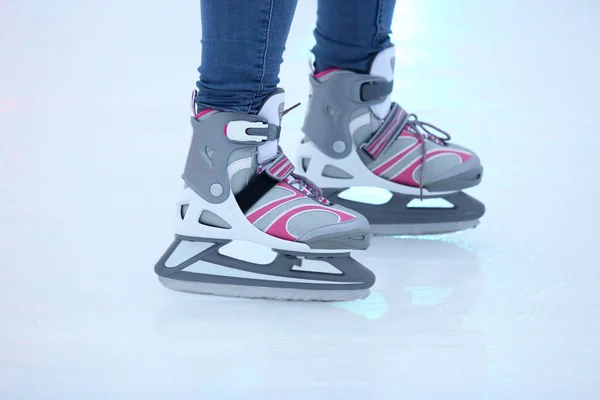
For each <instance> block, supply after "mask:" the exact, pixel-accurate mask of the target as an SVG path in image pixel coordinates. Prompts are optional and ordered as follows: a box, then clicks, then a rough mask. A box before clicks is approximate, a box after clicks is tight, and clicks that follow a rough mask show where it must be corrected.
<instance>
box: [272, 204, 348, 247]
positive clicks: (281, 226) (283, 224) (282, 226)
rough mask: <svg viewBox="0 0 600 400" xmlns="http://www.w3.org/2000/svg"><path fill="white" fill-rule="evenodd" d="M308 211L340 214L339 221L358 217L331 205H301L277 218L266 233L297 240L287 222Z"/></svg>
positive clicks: (284, 238)
mask: <svg viewBox="0 0 600 400" xmlns="http://www.w3.org/2000/svg"><path fill="white" fill-rule="evenodd" d="M307 211H325V212H329V213H332V214H335V215H337V216H338V218H339V219H338V221H337V222H338V223H341V222H347V221H352V220H354V219H355V218H356V217H355V216H354V215H352V214H348V213H345V212H343V211H339V210H336V209H334V208H331V207H324V206H321V205H317V204H315V205H305V206H299V207H296V208H292V209H291V210H288V211H286V212H285V213H283V214H282V215H281V216H280V217H279V218H277V219H276V220H275V221H274V222H273V223H272V224H271V225H270V226H269V227H268V228H267V230H266V231H265V233H266V234H269V235H271V236H275V237H278V238H280V239H283V240H290V241H295V240H296V239H298V238H297V237H296V236H294V235H292V234H291V232H290V231H289V230H288V228H287V224H288V222H289V221H290V219H292V218H294V217H295V216H297V215H300V214H302V213H304V212H307Z"/></svg>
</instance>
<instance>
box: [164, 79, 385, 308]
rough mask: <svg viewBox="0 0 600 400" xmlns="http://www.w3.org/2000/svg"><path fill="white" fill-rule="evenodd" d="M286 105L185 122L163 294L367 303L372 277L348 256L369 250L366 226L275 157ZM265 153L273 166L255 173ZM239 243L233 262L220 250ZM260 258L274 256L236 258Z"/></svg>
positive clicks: (279, 99) (276, 100)
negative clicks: (185, 145) (187, 142)
mask: <svg viewBox="0 0 600 400" xmlns="http://www.w3.org/2000/svg"><path fill="white" fill-rule="evenodd" d="M283 97H284V93H283V91H282V90H278V91H276V92H275V93H274V94H272V95H271V96H270V97H269V98H268V99H267V100H266V101H265V102H264V103H263V106H262V107H261V109H260V112H259V113H258V115H248V114H241V113H230V112H220V111H217V110H203V111H201V112H199V113H196V115H195V116H194V117H193V118H192V119H191V122H192V127H193V137H192V143H191V147H190V151H189V154H188V159H187V163H186V166H185V171H184V174H183V179H184V181H185V188H184V189H183V191H182V193H181V197H180V200H179V202H178V204H177V208H176V215H175V218H176V235H175V240H174V241H173V243H172V244H171V246H170V247H169V248H168V249H167V251H166V252H165V254H164V255H163V256H162V257H161V259H160V260H159V261H158V263H157V264H156V267H155V272H156V273H157V274H158V275H159V279H160V281H161V283H162V284H163V285H164V286H166V287H168V288H170V289H174V290H179V291H185V292H193V293H206V294H216V295H223V296H234V297H251V298H274V299H285V300H312V301H340V300H353V299H358V298H364V297H366V296H367V295H368V293H369V288H370V287H371V286H373V284H374V282H375V276H374V274H373V273H372V272H371V271H370V270H368V269H367V268H365V267H364V266H363V265H361V264H360V263H359V262H358V261H356V260H354V259H353V258H352V257H351V256H350V250H353V249H366V248H367V247H368V246H369V243H370V239H371V233H370V227H369V223H368V221H367V220H366V218H364V217H363V216H362V215H360V214H359V213H357V212H354V211H351V210H348V209H346V208H344V207H341V206H338V205H333V204H331V203H330V202H329V201H328V200H327V199H326V198H325V197H324V196H323V193H322V191H321V190H320V189H319V188H318V187H317V186H315V185H314V184H313V183H312V182H310V181H309V180H307V179H306V178H304V177H302V176H299V175H296V174H295V173H294V166H293V165H292V163H291V162H290V161H289V160H288V159H287V158H286V156H285V155H284V154H283V153H282V151H281V149H279V148H278V147H277V140H278V138H279V132H280V120H281V115H282V111H283ZM261 146H263V147H262V148H261ZM261 151H263V153H262V154H260V152H261ZM265 152H268V153H269V154H272V156H271V157H269V158H268V159H266V160H264V162H262V163H260V162H259V160H260V159H262V158H264V155H265V154H266V153H265ZM259 155H260V156H261V157H260V158H259V157H258V156H259ZM236 243H237V244H238V251H237V253H235V254H233V255H232V254H231V250H229V251H227V248H228V247H230V248H231V245H233V244H236ZM240 244H241V246H240ZM240 249H241V251H240ZM271 249H272V250H271ZM259 250H260V251H259ZM257 252H259V253H261V254H263V253H270V254H271V255H272V256H271V257H270V258H269V259H268V260H266V261H262V260H261V261H260V262H256V261H254V260H251V261H249V260H247V259H244V258H247V257H243V256H248V255H252V254H256V253H257ZM307 261H311V262H312V263H313V264H315V261H319V262H318V263H317V264H319V268H312V267H311V268H307V267H306V266H305V265H304V264H305V263H306V262H307Z"/></svg>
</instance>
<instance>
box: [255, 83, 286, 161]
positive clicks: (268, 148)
mask: <svg viewBox="0 0 600 400" xmlns="http://www.w3.org/2000/svg"><path fill="white" fill-rule="evenodd" d="M284 103H285V92H284V90H283V89H277V90H276V91H275V92H273V93H272V94H271V95H270V96H269V97H267V98H266V99H265V100H264V102H263V104H262V106H261V107H260V110H259V111H258V116H259V117H262V118H264V119H265V120H266V121H267V122H268V123H269V124H273V125H277V126H281V117H282V115H283V107H284ZM277 142H278V141H277V140H269V141H267V142H266V143H264V144H263V145H261V146H259V147H258V155H257V157H258V162H259V163H263V162H265V161H267V160H269V159H270V158H273V157H275V156H277Z"/></svg>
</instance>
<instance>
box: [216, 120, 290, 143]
mask: <svg viewBox="0 0 600 400" xmlns="http://www.w3.org/2000/svg"><path fill="white" fill-rule="evenodd" d="M280 132H281V128H280V127H279V126H278V125H275V124H267V123H266V122H251V121H240V120H238V121H231V122H229V123H228V124H227V125H225V136H227V138H229V140H232V141H234V142H254V143H263V142H267V141H270V140H277V139H279V134H280Z"/></svg>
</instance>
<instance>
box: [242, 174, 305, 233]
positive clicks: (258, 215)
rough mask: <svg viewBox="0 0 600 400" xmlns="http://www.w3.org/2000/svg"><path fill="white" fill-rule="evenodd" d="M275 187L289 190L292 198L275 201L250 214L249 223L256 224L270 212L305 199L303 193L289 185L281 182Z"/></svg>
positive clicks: (287, 197)
mask: <svg viewBox="0 0 600 400" xmlns="http://www.w3.org/2000/svg"><path fill="white" fill-rule="evenodd" d="M275 186H277V187H280V188H282V189H285V190H288V191H289V192H290V193H291V196H286V197H284V198H280V199H277V200H273V201H272V202H270V203H267V204H265V205H264V206H262V207H260V208H257V209H256V210H254V211H252V212H251V213H250V214H248V215H246V218H247V219H248V221H250V223H252V224H253V223H255V222H256V221H258V220H259V219H260V218H262V217H263V216H264V215H265V214H267V213H268V212H269V211H271V210H274V209H275V208H277V207H279V206H280V205H282V204H285V203H288V202H290V201H293V200H296V199H303V198H304V197H305V196H304V195H303V194H302V193H300V192H298V191H297V190H296V189H294V188H293V187H291V186H290V185H288V184H287V183H283V182H279V183H278V184H277V185H275Z"/></svg>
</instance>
